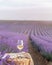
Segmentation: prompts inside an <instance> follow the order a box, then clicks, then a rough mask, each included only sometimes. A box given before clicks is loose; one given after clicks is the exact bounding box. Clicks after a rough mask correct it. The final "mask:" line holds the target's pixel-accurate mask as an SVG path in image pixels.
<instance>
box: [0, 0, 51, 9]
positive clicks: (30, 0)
mask: <svg viewBox="0 0 52 65" xmlns="http://www.w3.org/2000/svg"><path fill="white" fill-rule="evenodd" d="M42 6H43V7H52V0H0V7H18V8H20V7H42Z"/></svg>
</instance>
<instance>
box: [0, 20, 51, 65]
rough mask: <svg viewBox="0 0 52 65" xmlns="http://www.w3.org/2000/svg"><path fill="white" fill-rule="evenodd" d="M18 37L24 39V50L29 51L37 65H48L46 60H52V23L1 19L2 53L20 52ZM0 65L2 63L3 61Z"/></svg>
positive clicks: (0, 49)
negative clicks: (17, 46)
mask: <svg viewBox="0 0 52 65" xmlns="http://www.w3.org/2000/svg"><path fill="white" fill-rule="evenodd" d="M18 39H22V40H24V49H23V51H25V52H29V53H30V54H31V55H32V58H33V60H34V63H35V64H36V65H46V61H47V62H48V61H52V23H47V22H37V21H4V22H3V21H1V22H0V52H1V54H2V55H3V54H5V53H7V52H19V51H18V50H17V48H16V45H17V40H18ZM39 58H40V59H39ZM42 61H43V62H42ZM0 65H2V62H1V64H0ZM7 65H8V64H7Z"/></svg>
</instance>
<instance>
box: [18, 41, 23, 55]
mask: <svg viewBox="0 0 52 65" xmlns="http://www.w3.org/2000/svg"><path fill="white" fill-rule="evenodd" d="M17 48H18V49H19V51H20V52H21V50H22V49H23V48H24V42H23V40H18V42H17ZM19 56H22V55H21V54H19Z"/></svg>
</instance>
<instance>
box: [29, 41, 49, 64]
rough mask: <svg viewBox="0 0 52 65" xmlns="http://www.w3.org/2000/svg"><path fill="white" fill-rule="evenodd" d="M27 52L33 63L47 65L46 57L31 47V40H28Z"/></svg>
mask: <svg viewBox="0 0 52 65" xmlns="http://www.w3.org/2000/svg"><path fill="white" fill-rule="evenodd" d="M29 53H30V54H31V56H32V58H33V61H34V65H47V64H48V63H47V61H46V59H44V58H43V57H42V56H41V54H40V53H39V52H38V51H36V49H34V48H33V46H32V44H31V41H30V40H29Z"/></svg>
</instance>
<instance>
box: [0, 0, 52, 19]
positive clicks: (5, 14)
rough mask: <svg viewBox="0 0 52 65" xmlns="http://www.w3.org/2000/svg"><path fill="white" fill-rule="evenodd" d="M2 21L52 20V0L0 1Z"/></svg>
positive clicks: (0, 17)
mask: <svg viewBox="0 0 52 65" xmlns="http://www.w3.org/2000/svg"><path fill="white" fill-rule="evenodd" d="M0 20H52V0H0Z"/></svg>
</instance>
